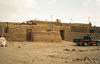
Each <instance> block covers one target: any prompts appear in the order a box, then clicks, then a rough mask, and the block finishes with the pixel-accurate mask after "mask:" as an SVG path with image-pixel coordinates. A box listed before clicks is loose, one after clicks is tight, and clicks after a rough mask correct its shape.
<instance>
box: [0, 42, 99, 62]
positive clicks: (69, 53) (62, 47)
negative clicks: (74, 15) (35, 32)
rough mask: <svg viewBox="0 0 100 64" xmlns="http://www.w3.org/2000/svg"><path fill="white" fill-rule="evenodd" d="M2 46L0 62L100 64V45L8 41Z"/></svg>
mask: <svg viewBox="0 0 100 64" xmlns="http://www.w3.org/2000/svg"><path fill="white" fill-rule="evenodd" d="M7 43H8V44H7V47H3V48H0V64H100V46H95V45H94V46H86V47H84V46H76V45H75V44H74V43H72V42H66V41H62V42H59V43H41V42H7Z"/></svg>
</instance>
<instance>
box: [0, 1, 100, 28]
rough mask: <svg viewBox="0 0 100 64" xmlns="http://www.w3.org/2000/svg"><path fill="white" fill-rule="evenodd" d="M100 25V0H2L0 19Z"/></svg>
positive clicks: (0, 3) (6, 20) (5, 20)
mask: <svg viewBox="0 0 100 64" xmlns="http://www.w3.org/2000/svg"><path fill="white" fill-rule="evenodd" d="M88 17H90V19H89V21H91V22H92V24H93V25H97V26H100V22H99V21H100V0H0V21H2V22H3V21H4V22H23V21H27V20H34V19H37V20H49V21H50V20H53V21H55V20H56V19H57V18H58V19H61V21H62V22H66V23H69V22H72V23H89V22H88Z"/></svg>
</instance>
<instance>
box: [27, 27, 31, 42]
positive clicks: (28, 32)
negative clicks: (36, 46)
mask: <svg viewBox="0 0 100 64" xmlns="http://www.w3.org/2000/svg"><path fill="white" fill-rule="evenodd" d="M26 40H27V41H32V29H27V30H26Z"/></svg>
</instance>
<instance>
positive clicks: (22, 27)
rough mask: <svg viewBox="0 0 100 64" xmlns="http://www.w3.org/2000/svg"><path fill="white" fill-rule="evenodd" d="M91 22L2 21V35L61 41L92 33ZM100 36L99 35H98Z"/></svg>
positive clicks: (12, 37)
mask: <svg viewBox="0 0 100 64" xmlns="http://www.w3.org/2000/svg"><path fill="white" fill-rule="evenodd" d="M90 30H92V29H91V23H89V24H76V23H61V21H60V20H59V19H57V20H56V21H40V20H30V21H27V22H26V23H24V22H23V23H11V22H0V36H4V37H5V38H6V39H7V40H8V41H33V42H60V41H62V40H65V41H72V40H73V39H74V38H82V37H83V36H85V35H87V34H89V33H90ZM98 38H99V37H98Z"/></svg>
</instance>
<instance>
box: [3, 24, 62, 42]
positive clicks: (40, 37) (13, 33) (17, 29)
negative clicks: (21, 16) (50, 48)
mask: <svg viewBox="0 0 100 64" xmlns="http://www.w3.org/2000/svg"><path fill="white" fill-rule="evenodd" d="M8 27H9V31H8V33H4V35H5V37H6V39H7V40H9V41H26V30H27V29H32V41H46V42H58V41H59V42H60V41H61V37H60V35H59V32H58V30H59V27H55V28H54V29H53V27H51V26H37V25H35V26H34V25H9V26H8Z"/></svg>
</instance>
